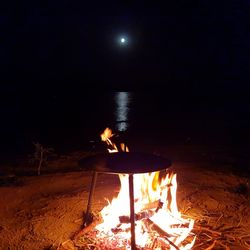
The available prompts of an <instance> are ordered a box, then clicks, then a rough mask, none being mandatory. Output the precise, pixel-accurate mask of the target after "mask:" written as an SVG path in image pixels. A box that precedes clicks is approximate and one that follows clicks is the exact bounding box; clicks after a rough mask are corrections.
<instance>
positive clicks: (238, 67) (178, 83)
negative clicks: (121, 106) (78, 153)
mask: <svg viewBox="0 0 250 250" xmlns="http://www.w3.org/2000/svg"><path fill="white" fill-rule="evenodd" d="M164 2H165V4H164V5H160V4H153V5H150V4H146V3H145V2H144V1H136V2H135V1H111V2H109V3H107V2H105V3H104V2H102V3H100V2H93V3H92V2H90V1H58V0H56V1H49V2H46V1H30V0H28V1H21V2H11V1H6V2H5V3H4V4H3V6H2V8H1V12H0V13H1V15H0V30H1V41H0V54H1V56H0V69H1V73H0V78H1V79H0V82H1V83H0V113H1V121H2V122H1V125H0V137H1V148H0V151H1V150H5V149H6V148H8V150H9V149H10V150H12V148H13V147H16V148H18V149H20V148H23V145H24V144H22V142H25V143H26V145H31V146H32V140H34V138H35V139H37V138H41V141H42V142H43V139H44V138H45V137H46V138H47V140H45V143H48V144H49V143H50V142H52V143H53V142H54V141H53V140H54V139H53V138H52V137H50V136H52V135H55V134H56V133H57V134H58V135H57V138H60V140H61V141H60V142H58V144H61V145H62V144H70V143H71V144H74V140H71V142H69V141H67V140H66V143H64V142H62V138H63V137H64V135H66V134H67V133H69V137H72V135H71V134H70V133H71V131H75V135H74V136H73V137H74V138H78V140H79V141H81V140H82V138H84V133H87V132H83V131H84V129H85V128H87V127H88V128H89V127H92V126H93V125H92V124H91V125H89V124H88V122H86V121H87V120H89V119H88V117H84V115H83V114H82V113H81V112H82V110H85V111H86V110H87V109H88V108H89V110H88V111H86V112H87V116H89V117H94V116H95V113H94V110H97V108H96V109H94V106H96V107H97V106H98V105H99V106H101V105H102V104H100V101H98V100H99V99H93V100H91V94H89V93H88V92H89V91H90V92H91V91H92V93H93V92H98V91H105V90H107V91H111V90H112V91H113V90H117V91H120V90H122V91H138V92H143V91H148V92H149V93H150V92H157V91H158V92H160V93H161V96H160V97H159V98H156V99H157V101H159V99H162V100H160V104H159V105H160V107H161V113H162V114H164V115H165V113H164V112H165V110H169V111H171V112H170V113H171V116H172V118H171V120H174V119H176V123H175V124H174V123H173V126H172V127H173V128H176V127H178V126H180V131H183V127H181V126H184V125H183V124H184V123H182V121H181V119H182V118H183V117H186V118H187V117H193V118H194V119H193V123H191V125H190V128H191V129H192V128H193V130H194V131H195V130H196V129H195V126H197V125H195V124H197V121H198V120H201V117H203V118H202V119H205V118H206V119H207V120H206V121H205V120H204V124H206V126H207V127H208V128H209V125H207V124H208V123H207V122H208V121H212V122H213V124H214V130H216V129H217V128H216V124H217V120H216V119H219V118H220V119H221V121H220V124H223V125H221V131H223V130H228V131H230V132H228V135H229V136H230V135H231V134H233V133H234V132H235V131H243V132H242V133H241V134H240V137H241V138H244V141H246V140H248V139H245V138H250V137H249V135H250V132H249V129H248V127H249V124H250V121H249V116H250V102H249V100H250V97H249V90H250V88H249V58H250V57H249V56H250V54H249V49H250V46H249V34H250V32H249V16H250V15H249V1H247V0H228V1H196V0H195V1H164ZM122 36H124V37H125V38H126V39H127V44H121V43H120V42H119V39H120V38H121V37H122ZM147 95H148V94H147ZM86 97H88V98H86ZM95 98H97V97H95ZM84 99H86V100H84ZM103 99H105V98H103ZM156 99H155V100H156ZM169 99H171V100H172V101H173V102H172V101H171V100H170V101H168V103H167V102H165V101H167V100H169ZM81 100H83V101H85V102H86V103H87V104H84V106H81V105H83V103H80V101H81ZM144 101H145V100H144ZM150 101H151V102H152V104H154V100H153V99H150V96H149V97H148V99H146V102H148V103H147V109H149V110H150V109H151V111H152V112H151V113H150V112H149V113H148V115H145V116H143V115H142V117H145V119H146V120H147V119H148V120H150V117H151V118H152V117H154V116H157V114H155V112H157V111H155V110H154V109H153V108H151V107H150ZM104 103H105V101H104ZM97 104H98V105H97ZM164 105H165V106H164ZM99 106H98V107H99ZM141 107H143V104H141ZM170 107H171V108H170ZM182 107H183V108H184V109H183V110H186V111H180V110H182ZM91 108H92V109H93V110H92V109H91ZM141 109H142V112H144V110H143V108H141ZM198 109H199V111H197V110H198ZM218 110H219V111H218ZM220 110H223V111H220ZM231 111H232V112H231ZM220 112H221V113H220ZM223 112H224V113H223ZM232 113H233V114H232ZM206 114H210V117H209V116H207V115H206ZM99 115H100V114H99ZM80 116H82V117H80ZM102 116H103V117H104V118H105V116H106V111H105V112H104V113H103V114H102ZM76 117H77V118H76ZM79 117H80V118H79ZM204 117H205V118H204ZM85 119H86V121H85ZM143 119H144V118H143ZM164 119H165V122H166V123H167V121H168V119H169V114H167V113H166V115H165V118H164ZM187 119H188V118H187ZM190 119H191V118H190ZM238 120H239V122H238ZM227 121H230V122H229V123H227ZM143 122H144V121H142V123H143ZM89 123H91V122H89ZM145 123H146V121H145ZM218 124H219V123H218ZM235 124H236V125H237V126H236V125H235ZM98 125H99V124H98ZM193 125H195V126H193ZM84 126H86V127H85V128H84ZM100 126H101V128H102V129H103V127H102V126H104V124H101V123H100ZM162 127H164V125H162ZM66 128H67V131H66V130H65V129H66ZM76 128H77V129H76ZM202 128H203V126H202V125H201V126H200V129H201V130H202ZM224 128H225V129H224ZM59 130H61V132H60V133H59V132H58V131H59ZM86 131H87V130H86ZM231 131H233V133H232V132H231ZM175 132H176V134H178V133H179V131H175ZM175 132H173V133H172V132H171V131H170V133H172V134H174V133H175ZM80 133H82V137H80V136H79V134H80ZM212 133H213V131H212V130H211V131H210V134H212ZM204 134H208V133H207V132H206V131H205V132H204ZM217 134H220V131H217ZM246 135H247V136H246ZM209 136H210V135H207V137H209ZM48 138H49V139H48ZM214 138H216V136H214ZM234 138H238V132H237V133H235V135H234ZM229 139H230V138H229ZM39 140H40V139H39ZM201 141H202V139H201ZM240 143H241V142H240ZM244 143H245V142H244ZM244 145H246V144H244ZM5 151H6V150H5Z"/></svg>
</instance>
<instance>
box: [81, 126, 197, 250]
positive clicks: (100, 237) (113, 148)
mask: <svg viewBox="0 0 250 250" xmlns="http://www.w3.org/2000/svg"><path fill="white" fill-rule="evenodd" d="M112 137H113V133H112V131H111V129H109V128H107V129H105V131H104V132H103V133H102V134H101V139H102V141H105V142H106V143H107V145H108V151H109V153H116V152H118V148H120V149H121V150H123V151H126V152H128V151H129V149H128V147H127V146H126V145H125V144H123V143H122V144H121V145H119V146H117V145H116V144H115V143H114V142H113V141H112ZM128 178H129V177H128V175H127V174H119V179H120V185H121V187H120V191H119V193H118V195H117V197H114V198H113V199H112V201H108V205H107V206H105V207H104V208H103V209H102V210H101V212H100V216H99V218H98V219H96V221H98V222H95V224H94V225H95V226H94V227H93V225H92V226H91V227H90V228H91V230H86V229H85V230H84V231H85V235H84V236H82V240H84V241H85V243H86V241H87V242H88V244H86V246H85V247H86V249H87V247H88V248H89V249H95V248H96V249H130V245H131V240H130V239H131V225H130V210H129V204H130V201H129V181H128ZM176 193H177V177H176V174H174V173H166V174H165V176H162V174H161V173H160V172H150V173H146V174H134V207H135V221H136V223H135V242H136V246H137V249H171V250H172V249H181V250H188V249H191V248H192V246H193V245H194V242H195V238H196V237H195V234H194V233H192V229H193V226H194V220H193V219H188V218H184V217H183V216H182V214H181V213H180V212H179V210H178V206H177V202H176ZM89 241H90V242H89Z"/></svg>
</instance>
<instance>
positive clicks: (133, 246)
mask: <svg viewBox="0 0 250 250" xmlns="http://www.w3.org/2000/svg"><path fill="white" fill-rule="evenodd" d="M129 200H130V224H131V250H136V242H135V206H134V175H133V174H130V175H129Z"/></svg>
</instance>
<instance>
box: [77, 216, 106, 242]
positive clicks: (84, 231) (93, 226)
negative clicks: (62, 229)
mask: <svg viewBox="0 0 250 250" xmlns="http://www.w3.org/2000/svg"><path fill="white" fill-rule="evenodd" d="M102 222H103V219H102V218H98V219H95V220H94V221H93V222H92V223H91V224H89V225H88V226H86V227H84V228H83V229H82V230H81V231H80V232H78V233H77V234H76V235H75V236H74V237H73V239H74V240H77V239H78V238H79V237H81V236H82V235H84V234H86V233H88V232H90V231H92V230H93V229H94V228H95V227H96V226H97V225H98V224H100V223H102Z"/></svg>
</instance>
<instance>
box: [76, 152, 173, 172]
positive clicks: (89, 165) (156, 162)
mask: <svg viewBox="0 0 250 250" xmlns="http://www.w3.org/2000/svg"><path fill="white" fill-rule="evenodd" d="M79 165H80V166H81V167H83V168H84V170H86V171H95V172H99V173H109V174H142V173H149V172H155V171H160V170H164V169H167V168H168V167H169V166H171V161H170V160H169V159H166V158H163V157H160V156H157V155H153V154H148V153H140V152H129V153H125V152H118V153H112V154H108V153H102V154H97V155H94V156H90V157H86V158H82V159H81V160H80V161H79Z"/></svg>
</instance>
